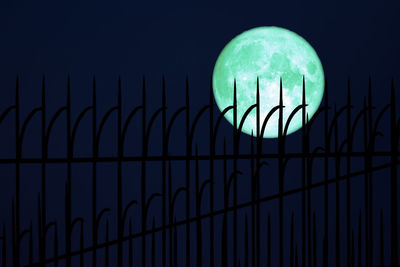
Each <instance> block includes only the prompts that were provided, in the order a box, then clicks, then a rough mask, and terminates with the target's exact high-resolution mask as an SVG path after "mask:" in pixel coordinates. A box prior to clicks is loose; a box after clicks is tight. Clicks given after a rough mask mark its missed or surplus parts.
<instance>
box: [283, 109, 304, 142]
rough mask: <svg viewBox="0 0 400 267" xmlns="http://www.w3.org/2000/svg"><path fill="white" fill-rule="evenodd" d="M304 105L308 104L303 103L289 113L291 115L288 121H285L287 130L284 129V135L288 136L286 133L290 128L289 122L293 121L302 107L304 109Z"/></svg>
mask: <svg viewBox="0 0 400 267" xmlns="http://www.w3.org/2000/svg"><path fill="white" fill-rule="evenodd" d="M304 106H308V104H305V105H303V104H301V105H298V106H297V107H296V108H295V109H294V110H292V112H291V113H290V115H289V117H288V119H287V121H286V123H285V130H284V131H283V136H286V135H287V131H288V129H289V124H290V122H291V121H292V119H293V117H294V115H296V113H297V112H298V111H299V110H300V109H302V108H303V107H304Z"/></svg>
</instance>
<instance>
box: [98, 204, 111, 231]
mask: <svg viewBox="0 0 400 267" xmlns="http://www.w3.org/2000/svg"><path fill="white" fill-rule="evenodd" d="M109 211H110V209H109V208H104V209H102V210H101V211H100V212H99V214H98V215H97V218H96V224H95V226H96V230H97V229H98V228H99V223H100V219H101V217H102V216H103V215H104V213H106V212H109Z"/></svg>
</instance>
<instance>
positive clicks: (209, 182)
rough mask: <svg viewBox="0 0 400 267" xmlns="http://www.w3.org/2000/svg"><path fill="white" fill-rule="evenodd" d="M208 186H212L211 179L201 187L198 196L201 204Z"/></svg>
mask: <svg viewBox="0 0 400 267" xmlns="http://www.w3.org/2000/svg"><path fill="white" fill-rule="evenodd" d="M208 184H211V179H207V180H205V181H204V182H203V184H202V185H201V187H200V191H199V196H198V198H199V203H201V198H202V196H203V192H204V190H205V188H206V186H207V185H208Z"/></svg>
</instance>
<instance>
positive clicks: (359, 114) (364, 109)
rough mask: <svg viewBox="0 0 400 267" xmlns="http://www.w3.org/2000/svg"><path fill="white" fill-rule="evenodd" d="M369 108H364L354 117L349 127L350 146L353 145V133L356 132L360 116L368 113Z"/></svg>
mask: <svg viewBox="0 0 400 267" xmlns="http://www.w3.org/2000/svg"><path fill="white" fill-rule="evenodd" d="M368 109H369V107H365V108H363V109H362V110H361V111H360V112H359V113H358V114H357V116H356V117H355V119H354V122H353V125H352V127H351V131H350V138H351V142H350V144H351V145H353V140H354V132H355V131H356V126H357V123H358V121H359V120H360V119H361V116H362V115H365V113H366V112H367V111H368Z"/></svg>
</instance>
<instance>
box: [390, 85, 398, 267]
mask: <svg viewBox="0 0 400 267" xmlns="http://www.w3.org/2000/svg"><path fill="white" fill-rule="evenodd" d="M395 97H396V95H395V89H394V80H393V79H392V83H391V90H390V100H391V101H390V147H391V152H392V153H393V154H392V156H391V161H392V162H395V161H397V155H396V154H397V152H398V136H399V135H398V129H397V126H396V121H397V118H396V98H395ZM397 179H398V178H397V166H392V167H391V169H390V208H391V209H390V217H391V227H390V228H391V229H390V230H391V264H392V266H397V264H398V260H399V258H398V257H399V256H398V255H399V251H398V231H397V228H398V218H397V217H398V214H397V213H398V211H397V202H398V198H397Z"/></svg>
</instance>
